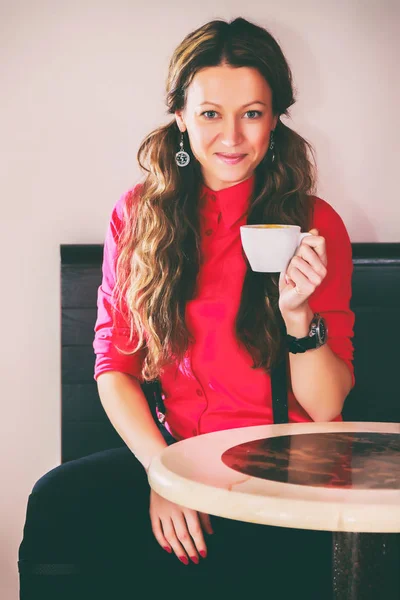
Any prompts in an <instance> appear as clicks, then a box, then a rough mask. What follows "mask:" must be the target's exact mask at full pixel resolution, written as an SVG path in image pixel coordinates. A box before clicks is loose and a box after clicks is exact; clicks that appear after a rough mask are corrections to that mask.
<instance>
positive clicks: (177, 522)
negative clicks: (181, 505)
mask: <svg viewBox="0 0 400 600" xmlns="http://www.w3.org/2000/svg"><path fill="white" fill-rule="evenodd" d="M191 512H193V513H194V512H195V511H191ZM196 514H197V513H196ZM186 518H187V515H186V513H185V514H183V513H182V512H179V513H177V514H175V515H173V517H172V523H173V526H174V529H175V533H176V537H177V538H178V540H179V542H180V544H181V545H182V546H183V548H184V549H185V550H186V553H187V555H188V556H189V558H190V559H191V560H192V561H193V562H194V563H196V564H197V563H198V562H199V560H200V559H199V555H198V553H197V549H196V546H195V542H194V538H193V537H192V533H191V532H190V531H189V525H188V523H187V521H186ZM191 528H192V531H193V533H194V534H195V536H196V538H197V539H199V535H201V537H203V533H202V531H201V527H200V523H198V527H194V526H193V524H191ZM199 531H200V533H199ZM167 539H169V538H168V537H167ZM200 547H201V549H202V550H204V549H205V543H204V538H203V544H202V545H200Z"/></svg>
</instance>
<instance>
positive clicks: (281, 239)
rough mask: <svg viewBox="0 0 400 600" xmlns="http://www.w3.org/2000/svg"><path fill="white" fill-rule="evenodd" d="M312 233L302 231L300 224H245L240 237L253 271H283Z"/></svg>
mask: <svg viewBox="0 0 400 600" xmlns="http://www.w3.org/2000/svg"><path fill="white" fill-rule="evenodd" d="M306 235H311V234H310V233H301V231H300V227H299V226H298V225H279V224H277V225H275V224H271V225H268V224H266V225H243V226H242V227H241V228H240V237H241V240H242V246H243V250H244V252H245V254H246V256H247V259H248V261H249V263H250V266H251V268H252V270H253V271H257V272H258V273H281V272H282V271H286V268H287V266H288V264H289V262H290V261H291V259H292V257H293V256H294V254H295V253H296V250H297V248H298V247H299V246H300V244H301V241H302V240H303V238H304V237H306Z"/></svg>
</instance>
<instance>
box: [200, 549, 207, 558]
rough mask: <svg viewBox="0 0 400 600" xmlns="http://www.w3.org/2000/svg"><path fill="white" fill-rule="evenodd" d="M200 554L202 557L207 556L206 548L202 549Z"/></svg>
mask: <svg viewBox="0 0 400 600" xmlns="http://www.w3.org/2000/svg"><path fill="white" fill-rule="evenodd" d="M199 554H200V556H201V557H202V558H205V557H206V556H207V552H206V551H205V550H200V552H199Z"/></svg>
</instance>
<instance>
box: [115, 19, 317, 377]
mask: <svg viewBox="0 0 400 600" xmlns="http://www.w3.org/2000/svg"><path fill="white" fill-rule="evenodd" d="M222 64H227V65H230V66H232V67H253V68H255V69H257V70H258V71H259V72H260V73H261V75H262V76H263V77H264V78H265V79H266V81H267V82H268V84H269V86H270V88H271V90H272V99H273V113H274V115H279V116H281V115H288V109H289V107H290V106H291V105H292V104H294V102H295V99H294V93H293V85H292V74H291V71H290V68H289V66H288V63H287V61H286V59H285V57H284V55H283V53H282V50H281V48H280V47H279V45H278V43H277V42H276V40H275V39H274V38H273V37H272V35H271V34H270V33H269V32H268V31H267V30H265V29H264V28H262V27H259V26H257V25H255V24H253V23H250V22H249V21H247V20H245V19H243V18H237V19H235V20H233V21H231V22H226V21H223V20H213V21H211V22H209V23H206V24H205V25H203V26H202V27H200V28H198V29H196V30H195V31H193V32H191V33H190V34H189V35H187V36H186V37H185V39H184V40H183V41H182V43H181V44H180V45H179V46H178V47H177V49H176V50H175V52H174V54H173V56H172V58H171V61H170V65H169V72H168V77H167V82H166V103H167V107H168V113H169V114H174V113H175V111H178V110H181V109H184V107H185V102H186V93H187V89H188V86H189V85H190V83H191V81H192V80H193V78H194V76H195V75H196V73H197V72H198V71H200V70H201V69H204V68H205V67H213V66H218V65H222ZM274 133H275V149H274V152H275V160H274V161H273V162H272V160H271V156H270V152H269V151H267V153H266V155H265V156H264V158H263V160H262V161H261V162H260V164H259V165H258V166H257V168H256V170H255V180H254V190H253V194H252V197H251V199H250V208H249V212H248V216H247V223H249V224H255V223H286V224H292V225H300V227H301V228H302V230H304V231H307V230H308V229H309V225H310V222H311V218H312V217H311V209H312V202H311V199H312V195H311V194H312V192H313V189H314V184H315V177H314V175H315V168H314V153H313V149H312V147H311V145H310V144H309V143H308V142H307V141H306V140H305V139H303V138H302V137H301V136H300V135H299V134H298V133H296V132H295V131H293V130H292V129H290V128H288V127H287V126H286V125H284V124H283V123H282V121H280V119H278V122H277V125H276V128H275V132H274ZM180 139H181V132H180V130H179V128H178V126H177V123H176V120H175V118H174V120H173V121H171V122H169V123H168V124H166V125H164V126H162V127H159V128H158V129H156V130H154V131H152V132H151V133H150V134H149V135H148V136H147V137H146V138H145V139H144V140H143V142H142V143H141V145H140V148H139V150H138V154H137V160H138V163H139V166H140V168H141V169H142V171H143V172H144V180H143V182H142V183H140V184H139V185H137V186H135V188H134V190H133V192H132V193H131V194H128V196H127V199H126V202H125V209H124V210H125V214H124V227H123V231H122V234H121V236H120V239H119V248H118V260H117V283H116V287H115V295H116V298H117V301H118V306H119V309H120V310H124V311H125V313H126V317H127V318H128V322H129V327H130V342H131V343H132V347H131V349H130V350H129V352H128V351H126V350H125V352H126V353H133V352H136V351H138V350H139V349H142V348H143V349H145V352H144V356H145V358H144V362H143V368H142V377H143V379H144V380H145V381H146V380H147V381H149V380H152V379H156V378H158V377H159V376H160V374H161V372H162V369H163V367H165V366H166V365H168V364H171V363H175V362H176V361H178V362H179V363H180V362H181V361H183V359H184V357H185V354H186V352H187V350H188V346H189V344H190V342H191V341H192V339H191V335H190V332H189V331H188V328H187V326H186V322H185V307H186V303H187V302H188V301H189V300H191V299H192V298H193V296H194V291H195V284H196V278H197V275H198V271H199V264H200V239H199V221H198V214H197V202H198V198H199V194H200V190H201V185H202V175H201V169H200V165H199V163H198V161H197V160H196V159H195V157H194V156H193V153H192V151H191V148H190V141H189V138H188V136H187V133H185V134H184V144H185V145H184V147H185V150H186V151H187V152H188V153H189V155H190V158H191V160H190V163H189V165H188V166H186V167H185V168H180V167H178V166H177V164H176V162H175V154H176V152H177V151H178V150H179V142H180ZM278 280H279V275H278V274H265V273H255V272H253V271H252V270H251V268H250V267H249V266H248V268H247V272H246V276H245V280H244V284H243V290H242V296H241V303H240V308H239V311H238V314H237V318H236V335H237V338H238V340H239V341H240V342H241V343H242V344H243V346H244V347H245V348H246V349H247V351H248V352H249V353H250V355H251V356H252V358H253V368H263V369H266V370H268V371H269V370H270V369H271V368H272V367H273V366H274V365H276V364H277V363H278V362H279V361H280V360H282V359H284V357H285V345H284V322H283V319H282V316H281V314H280V310H279V305H278V301H279V289H278Z"/></svg>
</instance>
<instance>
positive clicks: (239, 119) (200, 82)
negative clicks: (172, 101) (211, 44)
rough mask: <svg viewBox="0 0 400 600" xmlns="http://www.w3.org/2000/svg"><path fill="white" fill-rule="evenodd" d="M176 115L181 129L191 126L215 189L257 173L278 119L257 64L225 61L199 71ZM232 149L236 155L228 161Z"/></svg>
mask: <svg viewBox="0 0 400 600" xmlns="http://www.w3.org/2000/svg"><path fill="white" fill-rule="evenodd" d="M175 117H176V121H177V124H178V127H179V129H180V130H181V131H185V130H187V132H188V136H189V140H190V146H191V149H192V152H193V154H194V156H195V157H196V159H197V160H198V161H199V163H200V165H201V171H202V174H203V179H204V183H205V184H206V185H207V186H208V187H210V188H211V189H213V190H215V191H217V190H220V189H223V188H226V187H230V186H232V185H234V184H236V183H240V182H241V181H244V180H245V179H247V178H248V177H250V176H251V175H252V174H253V172H254V169H255V168H256V167H257V165H258V164H259V163H260V162H261V160H262V159H263V157H264V156H265V154H266V152H267V150H268V145H269V138H270V132H271V129H275V126H276V122H277V120H278V116H274V115H273V114H272V91H271V88H270V87H269V85H268V83H267V82H266V81H265V79H264V77H262V75H261V74H260V73H259V72H258V71H257V69H254V68H251V67H239V68H233V67H230V66H226V65H224V66H222V65H220V66H218V67H207V68H204V69H202V70H201V71H199V72H198V73H196V75H195V77H194V78H193V81H192V82H191V84H190V86H189V87H188V90H187V101H186V106H185V108H184V109H183V110H182V111H177V112H176V113H175ZM184 149H185V148H184ZM177 150H178V149H177ZM229 155H232V156H231V157H230V158H231V161H230V162H227V161H224V158H223V157H224V156H227V157H228V159H229ZM235 155H241V158H240V160H239V161H235V160H232V158H234V156H235ZM183 168H184V167H183Z"/></svg>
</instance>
